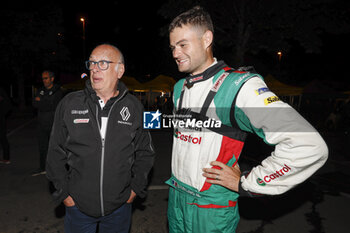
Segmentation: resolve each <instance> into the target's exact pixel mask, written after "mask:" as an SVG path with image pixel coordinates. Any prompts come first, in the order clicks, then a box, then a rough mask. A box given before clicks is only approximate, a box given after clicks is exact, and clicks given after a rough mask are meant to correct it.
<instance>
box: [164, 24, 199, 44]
mask: <svg viewBox="0 0 350 233" xmlns="http://www.w3.org/2000/svg"><path fill="white" fill-rule="evenodd" d="M201 35H202V30H201V29H199V28H198V27H195V26H192V25H189V24H186V25H182V26H181V27H176V28H174V30H172V31H171V32H170V35H169V37H170V44H174V45H175V44H176V43H179V42H180V41H184V40H188V39H190V38H191V37H193V36H195V37H200V36H201Z"/></svg>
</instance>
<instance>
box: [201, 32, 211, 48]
mask: <svg viewBox="0 0 350 233" xmlns="http://www.w3.org/2000/svg"><path fill="white" fill-rule="evenodd" d="M202 38H203V42H204V45H205V48H208V47H210V46H211V45H212V43H213V32H212V31H210V30H207V31H206V32H205V33H204V34H203V37H202Z"/></svg>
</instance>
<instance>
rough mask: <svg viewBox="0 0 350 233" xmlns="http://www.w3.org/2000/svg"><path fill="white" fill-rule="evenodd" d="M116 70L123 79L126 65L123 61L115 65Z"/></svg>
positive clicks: (119, 77)
mask: <svg viewBox="0 0 350 233" xmlns="http://www.w3.org/2000/svg"><path fill="white" fill-rule="evenodd" d="M114 69H115V71H117V73H118V79H121V78H122V77H123V74H124V72H125V66H124V64H123V63H121V64H118V65H116V66H115V67H114Z"/></svg>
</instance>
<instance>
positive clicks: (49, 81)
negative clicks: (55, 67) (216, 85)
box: [41, 72, 54, 89]
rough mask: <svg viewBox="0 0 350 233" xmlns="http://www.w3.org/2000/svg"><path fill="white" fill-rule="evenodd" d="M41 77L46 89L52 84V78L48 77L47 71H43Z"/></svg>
mask: <svg viewBox="0 0 350 233" xmlns="http://www.w3.org/2000/svg"><path fill="white" fill-rule="evenodd" d="M41 78H42V80H43V84H44V87H45V88H46V89H50V88H51V87H52V86H53V81H54V78H53V77H50V75H49V72H43V73H42V74H41Z"/></svg>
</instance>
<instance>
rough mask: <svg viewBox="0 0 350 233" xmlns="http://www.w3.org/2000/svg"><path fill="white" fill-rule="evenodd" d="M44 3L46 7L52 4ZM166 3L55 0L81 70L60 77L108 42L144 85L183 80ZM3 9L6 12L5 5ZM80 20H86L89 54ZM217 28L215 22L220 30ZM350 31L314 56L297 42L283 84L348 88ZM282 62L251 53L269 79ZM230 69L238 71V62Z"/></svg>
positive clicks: (286, 59) (326, 37) (327, 41)
mask: <svg viewBox="0 0 350 233" xmlns="http://www.w3.org/2000/svg"><path fill="white" fill-rule="evenodd" d="M330 1H339V2H342V1H343V0H330ZM38 2H40V4H41V6H43V5H45V4H47V2H50V1H38ZM164 2H166V1H160V0H157V1H93V2H91V1H82V0H78V1H67V0H62V1H55V4H57V5H58V6H59V7H61V8H62V10H63V19H64V21H63V27H64V37H63V43H64V45H65V46H66V47H67V48H68V50H69V56H70V59H72V62H74V63H76V64H77V65H76V67H78V68H76V69H75V70H74V71H71V70H65V67H61V68H60V69H61V70H59V73H74V75H77V74H79V73H81V72H86V70H85V69H84V65H83V61H85V60H87V59H88V56H89V54H90V52H91V50H92V49H93V48H94V47H95V46H96V45H98V44H100V43H104V42H108V43H111V44H114V45H116V46H117V47H119V48H120V49H121V51H122V52H123V54H124V56H125V60H126V66H127V70H126V75H129V76H134V77H136V78H137V79H138V80H140V81H148V80H149V79H150V78H152V77H155V76H157V75H159V74H165V75H170V76H173V77H174V78H175V79H179V78H181V77H183V76H184V75H183V74H180V73H178V72H177V70H176V65H175V62H174V61H173V59H172V58H171V52H170V49H169V44H168V43H169V42H168V38H167V36H162V35H161V33H160V31H161V29H164V28H166V27H167V25H168V23H169V21H170V20H168V19H164V18H163V17H162V16H161V15H160V14H159V13H158V11H159V8H160V7H161V6H162V5H163V4H164ZM203 2H205V1H203ZM6 4H7V3H6ZM11 4H12V5H11V6H10V8H11V9H14V7H18V10H19V11H20V10H21V9H20V8H21V6H22V7H23V4H21V1H16V2H11ZM27 4H30V3H28V2H27ZM24 8H25V7H24ZM3 9H6V5H5V4H4V6H3ZM33 10H34V9H33ZM178 13H180V12H178ZM80 17H84V18H85V19H86V24H85V30H86V40H85V56H84V54H83V53H84V49H83V40H82V34H83V33H82V31H83V30H82V28H83V27H82V22H81V21H80ZM5 23H6V22H5ZM216 26H217V25H215V24H214V27H216ZM349 31H350V30H349ZM349 31H348V32H344V33H341V34H339V35H334V34H329V33H324V34H323V35H322V42H323V46H322V47H321V53H318V54H308V53H306V52H305V49H304V48H302V47H301V46H300V44H298V43H294V44H293V43H292V44H293V45H292V47H291V49H290V50H289V51H288V53H285V54H284V56H283V58H282V59H283V60H282V61H283V63H282V68H284V71H285V72H286V73H288V74H289V75H288V77H287V78H285V80H282V81H287V82H292V83H293V82H294V83H293V84H298V83H299V84H300V85H305V84H306V83H308V82H310V81H312V80H313V79H315V78H317V79H320V80H327V81H329V80H331V81H337V82H340V83H341V84H340V86H342V87H344V88H348V86H349V84H348V83H349V82H347V80H345V79H344V77H346V76H347V75H348V74H347V71H346V70H347V66H348V63H349V59H348V58H347V57H348V54H349V53H350V46H349V42H348V41H350V33H349ZM216 46H217V44H216ZM219 46H220V45H219ZM217 48H218V47H216V51H217V53H215V54H214V55H215V56H216V57H217V58H218V59H222V58H224V56H225V54H224V53H225V52H226V53H230V52H231V51H225V50H224V49H222V50H220V47H219V49H217ZM222 51H224V53H223V52H222ZM2 56H4V54H2ZM5 56H6V54H5ZM276 58H277V56H276V54H275V53H272V52H269V51H261V52H259V53H258V54H248V56H247V61H246V64H245V65H253V66H254V67H255V68H256V70H257V71H258V72H259V73H261V74H262V75H267V74H268V73H274V71H276ZM261 63H264V64H263V65H261ZM229 65H231V66H233V67H235V65H234V64H230V63H229ZM10 73H11V72H9V74H10ZM275 73H276V72H275ZM38 74H40V69H39V68H38V70H34V71H33V70H32V71H31V74H28V75H29V76H36V77H34V80H37V79H38V77H39V76H38ZM282 79H283V77H282ZM32 80H33V79H32ZM344 83H345V84H344ZM349 88H350V87H349Z"/></svg>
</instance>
